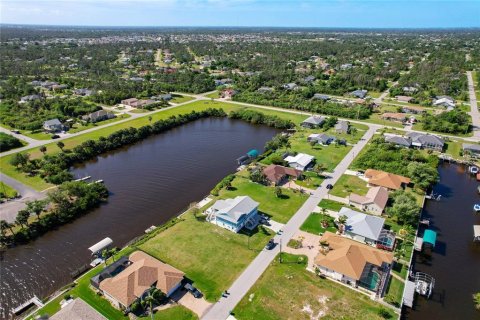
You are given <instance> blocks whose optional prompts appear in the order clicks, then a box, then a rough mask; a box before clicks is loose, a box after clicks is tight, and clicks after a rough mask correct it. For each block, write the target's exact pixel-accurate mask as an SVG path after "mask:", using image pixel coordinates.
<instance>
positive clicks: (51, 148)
mask: <svg viewBox="0 0 480 320" xmlns="http://www.w3.org/2000/svg"><path fill="white" fill-rule="evenodd" d="M208 108H223V109H224V110H225V112H230V111H232V110H238V109H241V108H245V107H243V106H240V105H235V104H231V103H224V102H219V101H195V102H192V103H189V104H186V105H182V106H179V107H175V108H171V109H167V110H159V112H156V113H153V114H150V115H149V116H151V117H152V123H153V122H155V121H158V120H161V119H166V118H168V117H170V116H173V115H178V114H185V113H189V112H191V111H193V110H196V111H202V110H205V109H208ZM251 109H254V110H257V111H260V112H262V113H264V114H270V115H276V116H279V117H282V118H283V119H290V120H292V121H294V122H295V123H296V124H297V125H298V124H300V122H302V121H303V120H304V119H305V118H307V116H302V115H299V114H291V113H288V112H282V111H272V110H259V109H257V108H251ZM149 116H147V115H145V116H144V117H140V118H136V119H132V120H130V121H126V122H122V123H118V124H116V125H113V126H110V127H106V128H101V129H98V130H95V131H93V132H88V133H85V134H81V135H78V136H76V137H72V138H68V139H64V140H62V142H63V143H64V144H65V148H66V149H71V148H73V147H75V146H76V145H78V144H80V143H82V142H84V141H86V140H89V139H93V140H96V139H98V138H100V137H102V136H103V137H106V136H108V135H109V134H111V133H113V132H116V131H118V130H120V129H125V128H129V127H135V128H138V127H141V126H144V125H147V124H149V123H150V122H149V120H148V117H149ZM46 147H47V153H48V154H54V153H58V152H59V151H60V149H59V148H58V146H57V142H52V143H49V144H47V145H46ZM22 152H23V153H29V154H30V156H31V158H40V157H41V156H42V153H41V152H40V151H39V150H38V148H32V149H28V150H26V151H22ZM12 157H13V154H12V155H8V156H5V157H1V158H0V168H1V171H2V172H3V173H5V174H6V175H8V176H10V177H12V178H14V179H17V180H19V181H20V182H22V183H24V184H26V185H28V186H31V187H32V188H34V189H36V190H44V189H46V188H49V187H51V186H52V185H51V184H49V183H46V182H45V181H43V179H41V178H40V177H38V176H35V177H27V176H26V175H24V174H23V173H21V172H19V171H17V170H15V168H14V167H12V166H11V165H10V164H9V161H10V159H11V158H12Z"/></svg>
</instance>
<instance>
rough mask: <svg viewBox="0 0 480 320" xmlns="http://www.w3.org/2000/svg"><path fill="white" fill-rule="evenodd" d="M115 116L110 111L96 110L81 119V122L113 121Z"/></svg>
mask: <svg viewBox="0 0 480 320" xmlns="http://www.w3.org/2000/svg"><path fill="white" fill-rule="evenodd" d="M115 117H116V115H115V114H114V113H113V112H110V111H105V110H98V111H95V112H92V113H90V114H87V115H85V116H83V117H82V120H84V121H90V122H92V123H95V122H100V121H103V120H108V119H113V118H115Z"/></svg>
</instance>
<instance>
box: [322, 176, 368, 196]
mask: <svg viewBox="0 0 480 320" xmlns="http://www.w3.org/2000/svg"><path fill="white" fill-rule="evenodd" d="M352 192H353V193H356V194H359V195H361V196H364V195H366V194H367V192H368V187H367V183H366V182H365V181H363V180H362V179H360V178H359V177H357V176H351V175H348V174H343V175H342V176H341V177H340V179H338V181H337V183H335V185H334V186H333V189H332V190H330V194H331V195H334V196H337V197H342V198H345V197H346V196H348V195H349V194H350V193H352Z"/></svg>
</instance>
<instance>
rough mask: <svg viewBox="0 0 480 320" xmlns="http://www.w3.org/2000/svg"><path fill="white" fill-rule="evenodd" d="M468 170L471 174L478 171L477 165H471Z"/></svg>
mask: <svg viewBox="0 0 480 320" xmlns="http://www.w3.org/2000/svg"><path fill="white" fill-rule="evenodd" d="M468 170H469V171H470V173H471V174H477V173H478V171H479V170H478V167H476V166H471V167H470V168H469V169H468Z"/></svg>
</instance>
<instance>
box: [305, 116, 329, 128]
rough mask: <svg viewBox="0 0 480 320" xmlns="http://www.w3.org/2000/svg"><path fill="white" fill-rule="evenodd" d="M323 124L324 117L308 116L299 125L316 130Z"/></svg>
mask: <svg viewBox="0 0 480 320" xmlns="http://www.w3.org/2000/svg"><path fill="white" fill-rule="evenodd" d="M324 122H325V117H322V116H310V117H308V118H307V119H305V120H303V121H302V123H301V124H300V125H301V126H302V127H305V128H311V129H312V128H318V127H320V126H321V125H322V124H323V123H324Z"/></svg>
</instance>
